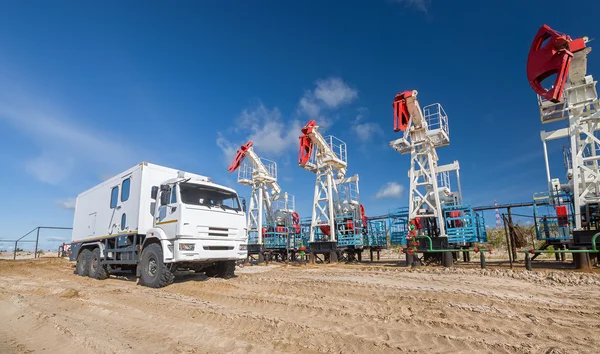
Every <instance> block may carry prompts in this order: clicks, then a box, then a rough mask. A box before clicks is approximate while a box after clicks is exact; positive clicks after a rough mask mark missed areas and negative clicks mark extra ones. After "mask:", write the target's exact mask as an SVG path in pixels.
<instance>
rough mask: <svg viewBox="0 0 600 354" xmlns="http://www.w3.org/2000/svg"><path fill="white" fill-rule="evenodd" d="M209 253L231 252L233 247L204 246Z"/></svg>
mask: <svg viewBox="0 0 600 354" xmlns="http://www.w3.org/2000/svg"><path fill="white" fill-rule="evenodd" d="M202 248H204V249H205V250H207V251H230V250H232V249H233V246H202Z"/></svg>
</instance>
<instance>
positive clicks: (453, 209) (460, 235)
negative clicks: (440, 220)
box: [442, 204, 479, 245]
mask: <svg viewBox="0 0 600 354" xmlns="http://www.w3.org/2000/svg"><path fill="white" fill-rule="evenodd" d="M442 213H443V214H444V222H445V223H446V235H447V236H448V244H451V245H456V244H468V243H474V242H478V240H479V238H478V230H477V223H476V220H475V212H474V211H473V209H471V206H470V205H468V204H463V205H453V206H444V207H443V208H442Z"/></svg>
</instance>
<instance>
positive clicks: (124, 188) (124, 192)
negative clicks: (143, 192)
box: [121, 177, 131, 202]
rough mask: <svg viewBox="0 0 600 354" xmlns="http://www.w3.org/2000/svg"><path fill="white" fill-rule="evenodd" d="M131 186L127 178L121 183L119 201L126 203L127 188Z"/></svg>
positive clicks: (127, 196)
mask: <svg viewBox="0 0 600 354" xmlns="http://www.w3.org/2000/svg"><path fill="white" fill-rule="evenodd" d="M130 185H131V177H129V178H127V179H126V180H123V183H121V201H122V202H124V201H127V199H129V187H130Z"/></svg>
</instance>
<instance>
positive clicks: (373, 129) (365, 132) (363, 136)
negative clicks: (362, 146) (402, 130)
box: [352, 107, 383, 143]
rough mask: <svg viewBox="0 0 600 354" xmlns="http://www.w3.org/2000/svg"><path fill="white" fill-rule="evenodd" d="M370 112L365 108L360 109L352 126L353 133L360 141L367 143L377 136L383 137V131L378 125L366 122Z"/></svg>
mask: <svg viewBox="0 0 600 354" xmlns="http://www.w3.org/2000/svg"><path fill="white" fill-rule="evenodd" d="M368 114H369V110H368V109H367V108H365V107H361V108H359V113H358V115H357V116H356V119H355V120H354V123H353V124H352V131H353V132H354V134H355V135H356V137H357V138H358V140H359V141H361V142H363V143H366V142H368V141H370V140H371V139H372V138H373V137H374V136H375V135H379V136H383V129H381V126H380V125H379V124H378V123H374V122H368V121H366V116H367V115H368Z"/></svg>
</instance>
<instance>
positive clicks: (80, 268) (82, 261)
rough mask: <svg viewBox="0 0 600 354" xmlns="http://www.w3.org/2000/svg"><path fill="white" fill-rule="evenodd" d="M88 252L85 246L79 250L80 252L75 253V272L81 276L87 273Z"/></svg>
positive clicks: (88, 268)
mask: <svg viewBox="0 0 600 354" xmlns="http://www.w3.org/2000/svg"><path fill="white" fill-rule="evenodd" d="M90 254H91V252H90V250H89V249H87V248H86V249H83V250H81V252H79V254H78V255H77V264H76V265H75V272H76V273H77V275H79V276H82V277H85V276H86V275H88V272H89V270H90V267H89V264H90Z"/></svg>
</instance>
